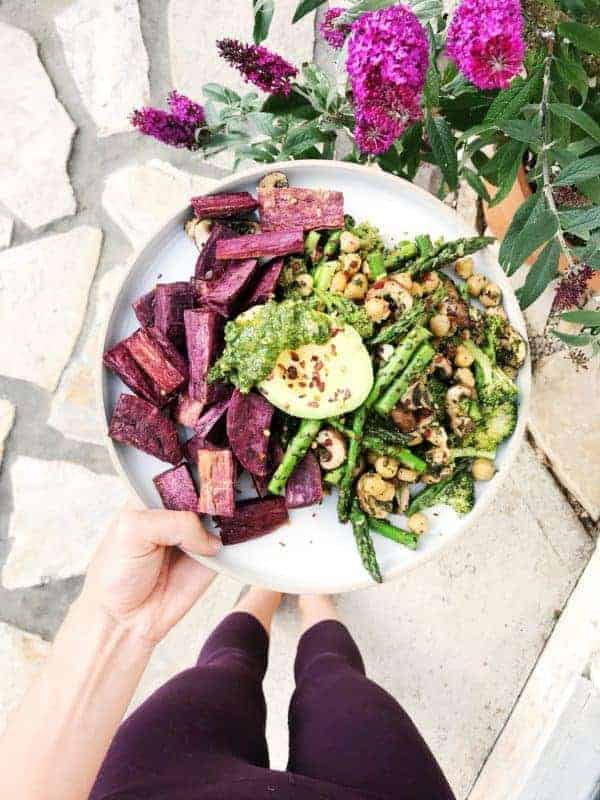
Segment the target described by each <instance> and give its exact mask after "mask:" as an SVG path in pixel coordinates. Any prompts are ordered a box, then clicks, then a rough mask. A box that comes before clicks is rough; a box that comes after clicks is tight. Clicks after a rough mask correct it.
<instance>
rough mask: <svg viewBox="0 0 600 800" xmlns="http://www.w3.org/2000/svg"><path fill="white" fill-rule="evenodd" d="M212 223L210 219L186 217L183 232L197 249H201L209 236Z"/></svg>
mask: <svg viewBox="0 0 600 800" xmlns="http://www.w3.org/2000/svg"><path fill="white" fill-rule="evenodd" d="M212 225H213V223H212V220H211V219H197V218H196V217H193V218H192V219H188V221H187V222H186V223H185V232H186V234H187V235H188V236H189V237H190V239H191V240H192V242H194V244H195V245H196V247H197V248H198V250H202V248H203V247H204V244H205V242H206V240H207V239H208V237H209V236H210V232H211V229H212Z"/></svg>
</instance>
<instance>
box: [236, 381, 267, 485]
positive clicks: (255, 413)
mask: <svg viewBox="0 0 600 800" xmlns="http://www.w3.org/2000/svg"><path fill="white" fill-rule="evenodd" d="M273 412H274V409H273V406H272V405H271V404H270V403H269V402H268V401H267V400H265V398H264V397H263V396H262V395H260V394H258V392H249V393H248V394H242V392H240V391H239V390H238V389H236V390H235V391H234V393H233V395H232V397H231V402H230V403H229V408H228V409H227V439H228V441H229V445H230V447H231V449H232V450H233V452H234V453H235V457H236V458H237V460H238V461H239V462H240V464H241V465H242V466H243V467H244V468H245V469H247V470H248V472H249V473H250V474H251V475H267V474H268V471H269V464H268V452H269V439H270V436H271V421H272V419H273Z"/></svg>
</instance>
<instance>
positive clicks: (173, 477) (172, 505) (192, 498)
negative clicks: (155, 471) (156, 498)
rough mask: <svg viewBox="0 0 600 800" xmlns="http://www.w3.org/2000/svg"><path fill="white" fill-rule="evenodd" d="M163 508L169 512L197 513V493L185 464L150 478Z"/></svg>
mask: <svg viewBox="0 0 600 800" xmlns="http://www.w3.org/2000/svg"><path fill="white" fill-rule="evenodd" d="M152 481H153V482H154V485H155V486H156V491H157V492H158V493H159V495H160V499H161V500H162V503H163V506H164V507H165V508H168V509H169V510H170V511H197V510H198V493H197V492H196V487H195V486H194V481H193V480H192V476H191V475H190V471H189V469H188V467H187V465H186V464H180V465H179V466H178V467H173V468H172V469H168V470H167V471H166V472H161V474H160V475H156V476H155V477H154V478H152Z"/></svg>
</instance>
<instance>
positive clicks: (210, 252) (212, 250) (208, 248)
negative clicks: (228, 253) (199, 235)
mask: <svg viewBox="0 0 600 800" xmlns="http://www.w3.org/2000/svg"><path fill="white" fill-rule="evenodd" d="M236 236H237V233H236V232H235V231H232V230H231V228H228V227H227V226H226V225H221V224H220V223H218V222H217V223H216V224H215V225H213V227H212V230H211V232H210V236H209V237H208V239H207V240H206V242H205V243H204V247H203V248H202V250H201V251H200V255H199V256H198V260H197V261H196V269H195V272H194V277H195V278H210V277H211V272H212V270H214V268H215V264H216V263H217V257H216V251H217V242H219V241H220V240H221V239H233V238H235V237H236Z"/></svg>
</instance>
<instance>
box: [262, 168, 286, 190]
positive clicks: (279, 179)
mask: <svg viewBox="0 0 600 800" xmlns="http://www.w3.org/2000/svg"><path fill="white" fill-rule="evenodd" d="M289 185H290V182H289V180H288V177H287V175H286V174H285V173H284V172H267V174H266V175H265V176H264V178H261V180H260V181H259V183H258V188H259V189H286V188H287V187H288V186H289Z"/></svg>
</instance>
